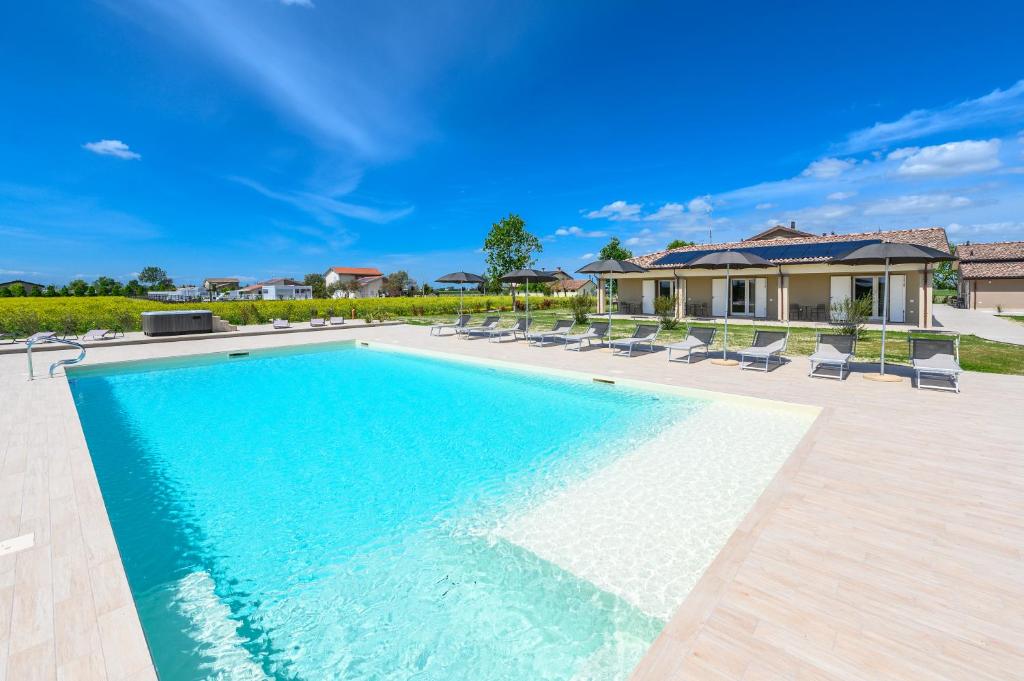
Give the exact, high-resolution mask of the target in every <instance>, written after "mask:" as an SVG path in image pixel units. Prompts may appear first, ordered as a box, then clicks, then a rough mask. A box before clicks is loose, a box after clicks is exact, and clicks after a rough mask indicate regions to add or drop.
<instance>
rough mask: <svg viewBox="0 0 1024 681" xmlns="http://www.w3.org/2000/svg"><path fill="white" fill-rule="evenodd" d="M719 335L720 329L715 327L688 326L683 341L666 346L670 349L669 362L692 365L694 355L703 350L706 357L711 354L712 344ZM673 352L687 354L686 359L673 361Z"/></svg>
mask: <svg viewBox="0 0 1024 681" xmlns="http://www.w3.org/2000/svg"><path fill="white" fill-rule="evenodd" d="M717 333H718V329H717V328H716V327H713V326H711V327H708V326H688V327H687V328H686V335H685V336H684V337H683V340H681V341H679V342H678V343H672V344H671V345H666V346H665V347H666V348H667V349H668V361H670V362H683V361H685V362H686V363H687V364H690V362H691V360H692V358H693V353H694V352H695V351H697V350H698V349H701V348H703V349H702V350H701V352H703V353H704V355H705V356H707V355H708V353H710V352H711V344H712V343H714V342H715V335H716V334H717ZM673 350H675V351H677V352H685V353H686V358H685V359H675V360H674V359H672V351H673Z"/></svg>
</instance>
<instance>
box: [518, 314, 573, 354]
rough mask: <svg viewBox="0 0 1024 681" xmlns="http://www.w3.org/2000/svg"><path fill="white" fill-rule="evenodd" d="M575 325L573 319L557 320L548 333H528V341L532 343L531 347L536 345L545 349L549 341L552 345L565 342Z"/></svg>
mask: <svg viewBox="0 0 1024 681" xmlns="http://www.w3.org/2000/svg"><path fill="white" fill-rule="evenodd" d="M575 324H576V322H575V320H572V319H556V320H555V323H554V324H553V325H552V326H551V328H550V329H549V330H548V331H538V332H537V333H528V334H526V339H527V340H528V341H529V342H530V345H535V346H537V347H539V348H540V347H544V344H545V343H547V342H549V341H550V342H552V343H554V342H555V341H560V340H561V341H564V340H565V337H566V336H568V335H569V332H570V331H572V327H573V325H575Z"/></svg>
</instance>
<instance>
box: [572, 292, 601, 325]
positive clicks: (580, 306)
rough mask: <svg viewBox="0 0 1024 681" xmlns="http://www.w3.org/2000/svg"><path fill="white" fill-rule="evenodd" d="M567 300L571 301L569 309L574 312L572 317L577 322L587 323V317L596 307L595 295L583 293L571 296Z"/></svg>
mask: <svg viewBox="0 0 1024 681" xmlns="http://www.w3.org/2000/svg"><path fill="white" fill-rule="evenodd" d="M566 300H568V301H569V310H570V311H571V312H572V318H573V319H575V320H576V323H577V324H586V323H587V317H588V316H589V315H590V313H591V311H592V310H593V309H594V296H591V295H587V294H582V295H578V296H569V297H568V298H567V299H566Z"/></svg>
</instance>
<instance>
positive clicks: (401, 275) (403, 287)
mask: <svg viewBox="0 0 1024 681" xmlns="http://www.w3.org/2000/svg"><path fill="white" fill-rule="evenodd" d="M415 287H416V281H415V280H414V279H413V278H412V277H410V276H409V273H408V272H406V271H405V270H398V271H397V272H392V273H391V274H389V275H388V276H386V277H384V294H385V295H387V296H392V297H393V296H400V295H402V294H403V293H405V292H406V291H407V290H409V289H412V288H415Z"/></svg>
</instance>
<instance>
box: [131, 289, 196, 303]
mask: <svg viewBox="0 0 1024 681" xmlns="http://www.w3.org/2000/svg"><path fill="white" fill-rule="evenodd" d="M207 295H208V292H207V290H206V289H205V288H203V287H202V286H179V287H178V288H176V289H174V290H173V291H147V292H146V297H147V298H150V299H151V300H162V301H163V302H165V303H186V302H189V301H193V300H203V299H204V298H206V296H207Z"/></svg>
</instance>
